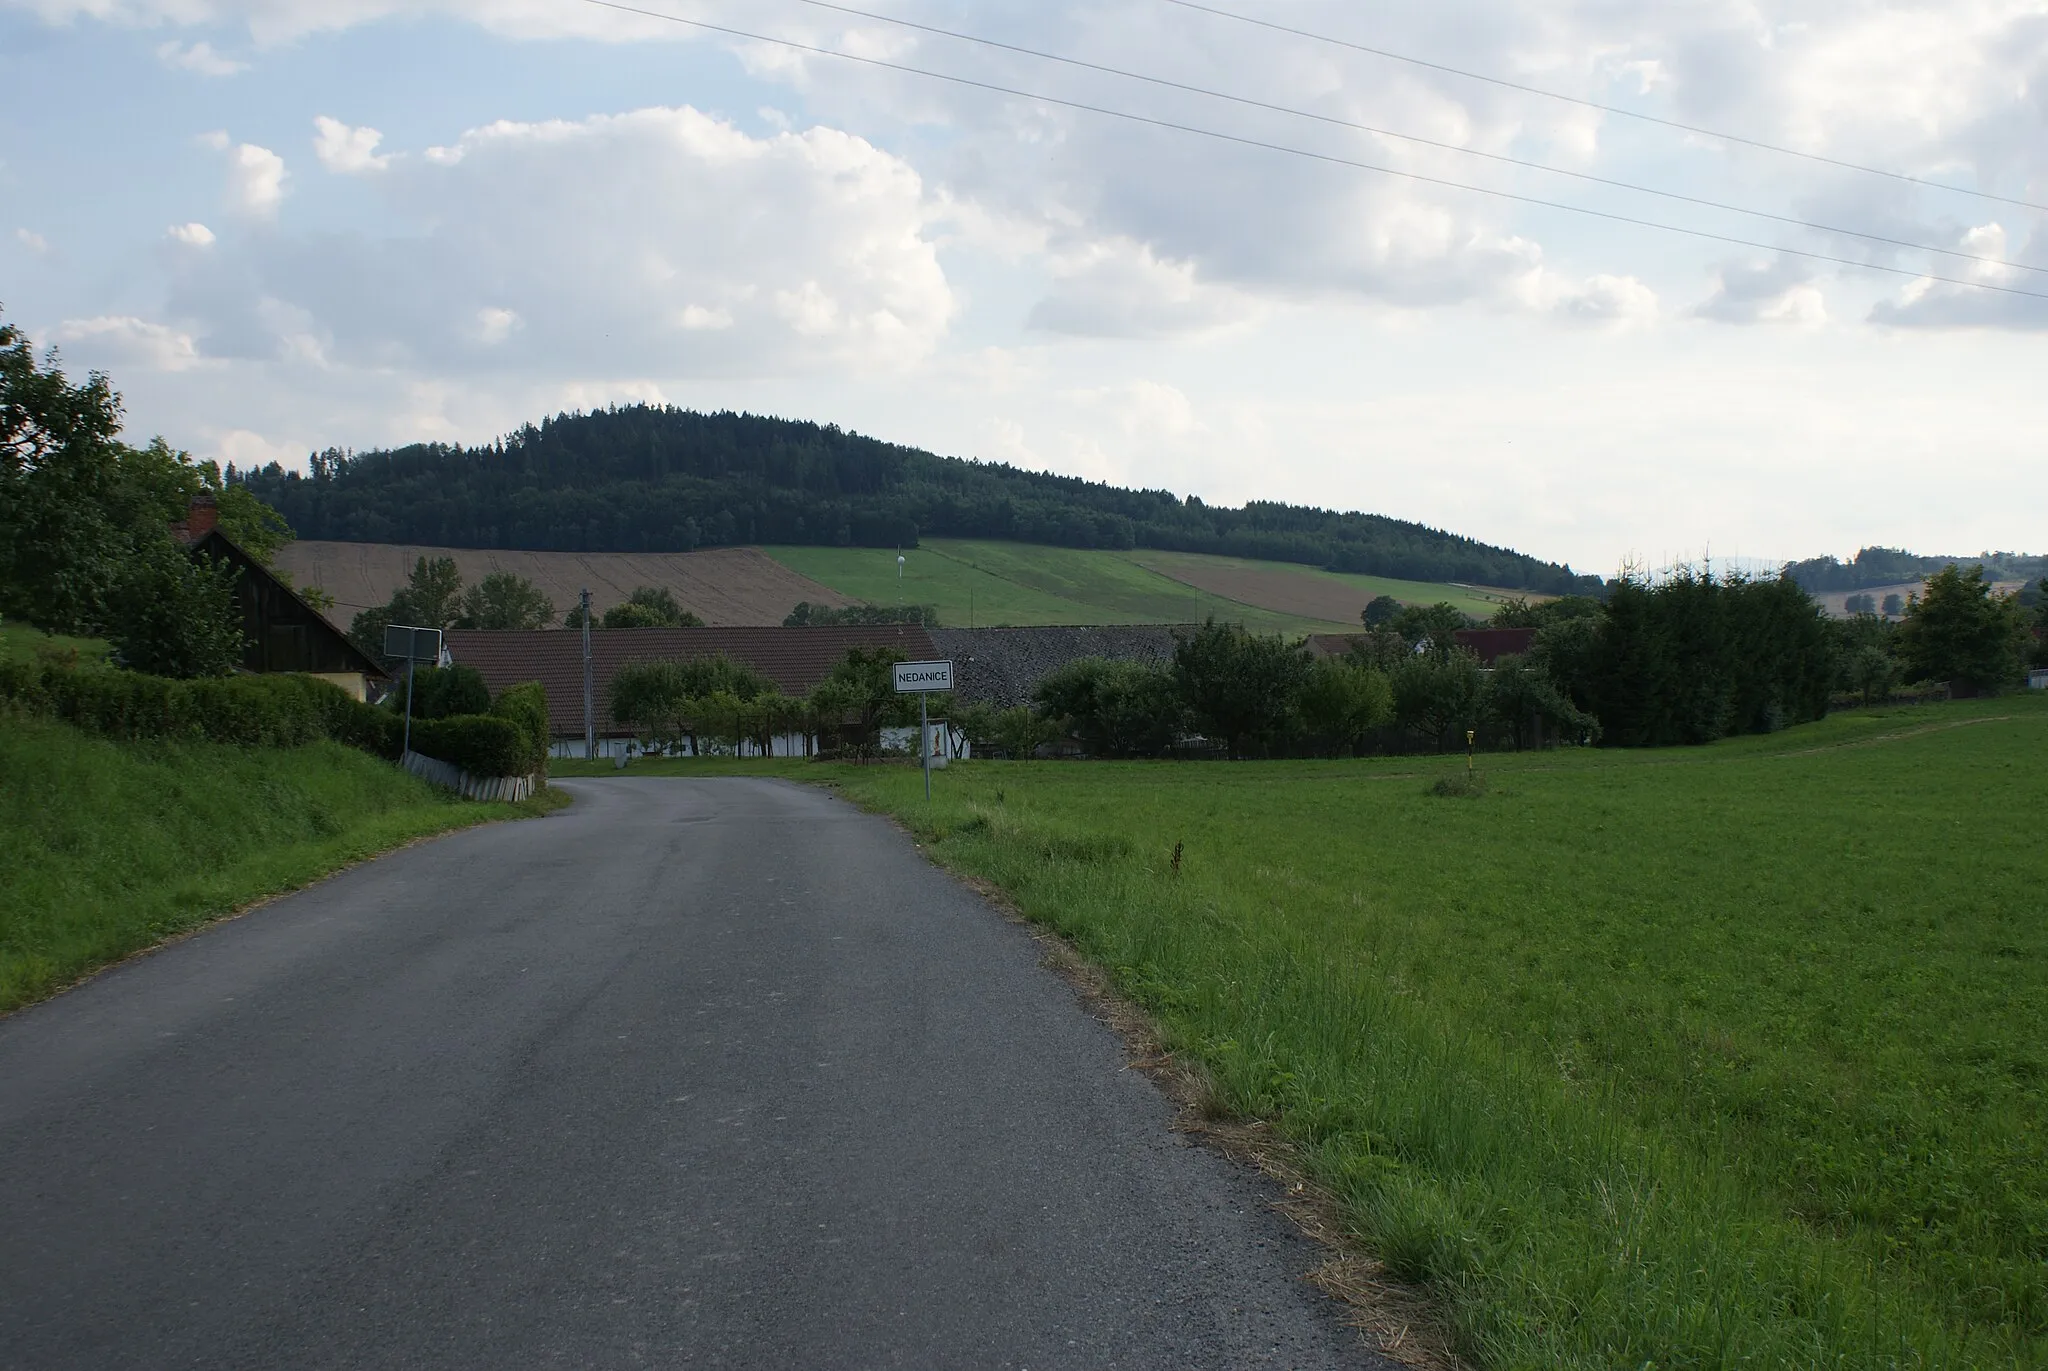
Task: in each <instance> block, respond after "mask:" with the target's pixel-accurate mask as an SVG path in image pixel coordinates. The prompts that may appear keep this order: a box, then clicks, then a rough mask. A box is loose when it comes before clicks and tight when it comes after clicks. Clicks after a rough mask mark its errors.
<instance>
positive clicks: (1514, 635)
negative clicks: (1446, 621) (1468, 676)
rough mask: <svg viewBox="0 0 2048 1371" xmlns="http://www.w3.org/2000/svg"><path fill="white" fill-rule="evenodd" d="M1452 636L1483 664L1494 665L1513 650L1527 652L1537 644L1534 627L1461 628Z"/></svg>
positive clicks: (1514, 651)
mask: <svg viewBox="0 0 2048 1371" xmlns="http://www.w3.org/2000/svg"><path fill="white" fill-rule="evenodd" d="M1451 636H1452V637H1453V638H1456V639H1457V640H1458V646H1459V647H1462V648H1466V649H1468V650H1470V651H1471V652H1472V653H1473V654H1474V655H1475V656H1477V657H1478V658H1479V664H1480V665H1481V666H1492V665H1493V664H1494V663H1495V662H1496V661H1498V660H1499V659H1500V658H1502V657H1505V656H1507V655H1508V654H1509V653H1511V652H1513V653H1522V652H1527V651H1528V650H1529V649H1530V648H1531V647H1534V646H1535V645H1536V630H1535V629H1533V628H1461V629H1459V630H1458V631H1457V632H1456V633H1453V634H1452V635H1451Z"/></svg>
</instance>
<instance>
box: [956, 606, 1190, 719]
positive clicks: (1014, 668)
mask: <svg viewBox="0 0 2048 1371" xmlns="http://www.w3.org/2000/svg"><path fill="white" fill-rule="evenodd" d="M1192 627H1193V626H1192V625H1187V624H1182V625H1174V624H1126V625H1113V626H1108V627H1100V628H935V629H932V630H930V632H931V639H932V646H933V647H934V648H936V649H937V650H938V655H939V656H941V657H950V658H952V660H953V679H954V680H955V681H957V682H958V683H959V684H958V686H957V687H956V689H955V690H954V697H955V698H956V699H958V700H960V701H961V702H963V703H966V704H989V705H994V706H996V707H997V708H999V709H1007V708H1009V707H1010V706H1012V705H1025V704H1030V703H1031V693H1032V691H1034V690H1036V689H1037V688H1038V683H1039V682H1040V681H1042V680H1044V679H1045V677H1046V676H1047V675H1048V674H1049V673H1051V672H1052V671H1053V670H1055V669H1056V668H1059V667H1062V666H1065V665H1066V664H1067V663H1068V662H1072V661H1076V660H1078V659H1080V658H1082V657H1107V658H1109V659H1110V660H1112V661H1137V662H1162V663H1163V662H1168V661H1171V660H1172V659H1173V645H1174V638H1175V635H1176V634H1177V633H1186V632H1188V631H1190V629H1191V628H1192Z"/></svg>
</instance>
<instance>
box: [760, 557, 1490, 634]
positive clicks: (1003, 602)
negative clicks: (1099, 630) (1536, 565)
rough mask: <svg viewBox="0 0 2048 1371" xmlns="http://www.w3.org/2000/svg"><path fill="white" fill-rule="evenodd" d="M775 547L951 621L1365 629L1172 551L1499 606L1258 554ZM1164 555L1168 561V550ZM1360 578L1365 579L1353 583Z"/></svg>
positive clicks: (844, 588) (832, 580)
mask: <svg viewBox="0 0 2048 1371" xmlns="http://www.w3.org/2000/svg"><path fill="white" fill-rule="evenodd" d="M762 551H763V552H765V553H767V554H768V555H769V556H770V557H773V558H774V559H775V560H776V561H778V562H780V563H782V564H783V565H784V566H786V567H788V568H790V570H792V571H795V572H797V573H799V574H800V575H804V576H808V577H810V578H811V579H812V580H814V581H817V582H819V583H820V584H822V585H827V586H830V587H831V588H832V589H834V590H836V591H838V592H840V593H841V594H842V595H850V596H853V597H855V598H857V599H861V600H865V601H868V602H869V603H871V604H878V605H892V604H895V603H896V602H897V600H898V597H899V595H900V597H901V599H902V601H903V602H904V603H906V604H920V605H936V606H938V610H939V622H940V623H941V624H943V625H945V626H946V627H948V628H964V627H968V626H970V623H971V624H975V625H980V626H983V627H989V626H995V625H1034V624H1147V623H1150V624H1166V623H1200V622H1201V621H1202V620H1204V619H1207V618H1211V617H1214V618H1216V619H1218V620H1220V621H1226V622H1230V621H1234V622H1238V623H1242V624H1244V625H1245V626H1246V627H1248V628H1251V629H1254V630H1255V631H1258V632H1261V633H1285V634H1301V633H1341V632H1346V631H1350V632H1356V631H1357V629H1358V621H1357V619H1356V618H1355V617H1354V618H1350V619H1343V620H1338V619H1317V618H1303V617H1301V616H1299V615H1292V614H1285V613H1277V612H1274V611H1272V610H1267V609H1261V608H1259V607H1257V606H1256V605H1252V604H1247V603H1245V602H1243V601H1240V600H1234V599H1229V598H1226V597H1224V596H1222V595H1216V594H1211V593H1210V592H1208V591H1204V590H1199V589H1197V588H1195V587H1194V586H1191V585H1187V584H1185V583H1183V582H1181V581H1177V580H1175V579H1173V578H1172V577H1171V576H1167V575H1163V574H1162V573H1160V572H1158V571H1154V570H1152V569H1150V568H1149V567H1146V566H1142V565H1140V560H1144V561H1152V560H1155V559H1170V561H1171V564H1172V565H1173V566H1175V567H1181V566H1195V565H1200V564H1205V563H1207V564H1213V567H1214V569H1220V570H1223V571H1226V572H1227V571H1230V570H1236V569H1241V568H1258V569H1263V570H1265V571H1267V572H1277V573H1282V574H1285V575H1289V576H1301V577H1312V578H1318V579H1322V580H1337V581H1341V582H1343V583H1345V584H1346V585H1347V586H1348V587H1351V588H1353V589H1355V590H1356V591H1357V599H1358V606H1359V608H1360V609H1363V608H1364V607H1365V604H1366V602H1367V601H1368V600H1370V599H1372V598H1373V596H1374V595H1378V594H1392V595H1394V596H1395V597H1396V598H1397V599H1402V600H1412V601H1416V602H1420V603H1425V604H1426V603H1432V602H1434V601H1436V600H1444V599H1448V600H1451V601H1453V602H1454V603H1457V604H1458V605H1459V607H1460V608H1465V609H1468V611H1469V612H1471V613H1473V614H1477V615H1481V616H1484V615H1486V614H1489V613H1491V612H1492V608H1491V605H1490V604H1489V602H1487V601H1486V600H1485V599H1484V598H1483V597H1480V596H1478V595H1476V594H1475V593H1474V592H1472V591H1470V590H1467V589H1463V588H1460V587H1457V586H1451V585H1439V584H1436V583H1433V582H1422V581H1396V580H1389V579H1385V578H1380V577H1365V576H1337V575H1336V574H1335V573H1331V572H1323V571H1318V570H1316V569H1314V568H1312V567H1301V566H1293V565H1289V564H1285V563H1279V562H1246V561H1242V560H1239V559H1235V558H1227V557H1202V556H1199V555H1197V554H1192V553H1151V552H1112V551H1104V550H1100V549H1086V548H1062V547H1041V546H1038V545H1036V544H1031V543H1004V542H994V541H984V540H973V539H957V538H927V539H925V540H923V542H922V543H921V544H920V545H919V546H918V547H915V548H911V549H909V550H908V551H906V552H904V553H903V557H904V568H903V581H902V585H901V587H900V590H899V587H898V584H897V577H896V553H895V552H893V551H891V550H889V549H887V548H839V547H766V548H763V549H762ZM1161 564H1162V565H1165V564H1166V562H1164V561H1162V563H1161ZM1353 583H1355V585H1354V584H1353Z"/></svg>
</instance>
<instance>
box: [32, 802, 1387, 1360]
mask: <svg viewBox="0 0 2048 1371" xmlns="http://www.w3.org/2000/svg"><path fill="white" fill-rule="evenodd" d="M565 785H566V787H567V788H568V789H570V790H572V791H573V792H574V794H575V796H576V804H575V805H574V807H573V808H571V809H569V810H567V811H565V812H563V813H561V814H558V815H555V816H552V817H550V818H547V819H542V820H537V821H528V822H523V823H513V824H497V825H492V826H490V827H487V828H483V829H478V830H473V831H471V832H468V833H463V834H458V835H455V836H452V837H449V838H445V839H442V840H440V841H437V842H433V843H428V844H423V845H421V846H418V847H414V848H410V849H407V850H405V851H402V852H399V853H395V854H393V855H392V856H389V857H387V858H384V859H382V860H380V861H376V862H372V863H369V864H367V865H365V866H361V867H358V868H356V869H354V870H352V871H349V872H345V873H343V874H342V875H340V876H338V877H336V878H335V879H333V880H331V881H328V882H326V883H324V884H322V885H319V886H317V887H315V888H313V889H310V890H307V891H304V892H301V893H300V894H298V895H295V896H292V897H291V898H289V899H286V900H283V901H280V902H278V903H275V904H273V905H270V906H268V907H266V908H263V909H260V910H257V911H255V912H254V913H251V914H249V915H247V916H245V917H243V918H240V919H236V920H233V921H230V922H227V923H224V924H220V925H218V926H216V927H214V928H212V929H210V930H208V931H207V932H205V933H203V934H200V935H199V936H196V937H192V938H189V939H186V940H184V941H182V942H179V943H176V944H174V945H172V946H170V947H168V948H165V949H163V950H162V951H160V952H158V953H156V954H154V955H152V956H148V957H143V958H140V959H138V960H136V961H133V962H131V963H128V964H127V965H125V966H122V967H119V968H117V969H115V970H113V971H111V972H109V973H107V974H105V975H103V976H101V977H99V978H98V979H96V980H93V981H91V982H89V983H88V984H86V985H84V986H82V987H80V988H78V989H76V990H74V991H72V992H70V993H68V994H66V995H63V996H60V997H58V998H57V999H55V1000H53V1001H50V1002H48V1003H46V1004H43V1005H39V1006H36V1007H34V1008H31V1009H28V1010H25V1011H23V1012H21V1013H19V1014H16V1015H14V1016H12V1017H11V1018H8V1019H5V1020H0V1365H4V1366H6V1367H10V1368H11V1367H27V1368H92V1371H113V1369H114V1368H122V1367H149V1368H169V1367H261V1368H286V1367H289V1368H302V1367H308V1368H309V1367H341V1366H375V1367H383V1366H390V1367H444V1366H445V1367H479V1368H483V1367H489V1368H520V1367H541V1366H576V1367H583V1366H593V1367H630V1366H655V1367H665V1366H734V1367H805V1368H810V1367H883V1366H912V1367H1028V1368H1052V1367H1063V1366H1071V1367H1160V1368H1168V1367H1171V1368H1199V1367H1245V1366H1288V1367H1337V1366H1361V1365H1375V1364H1378V1363H1376V1362H1374V1360H1373V1359H1372V1358H1371V1357H1369V1356H1368V1354H1367V1353H1366V1352H1365V1351H1364V1350H1363V1347H1362V1344H1361V1342H1360V1340H1359V1338H1358V1335H1357V1334H1355V1333H1354V1332H1352V1331H1350V1330H1348V1329H1346V1328H1345V1327H1343V1326H1342V1325H1341V1323H1340V1322H1339V1319H1338V1317H1337V1311H1336V1310H1335V1308H1334V1306H1332V1305H1331V1304H1330V1303H1329V1302H1328V1301H1327V1300H1325V1299H1324V1297H1322V1296H1321V1295H1319V1294H1318V1293H1316V1292H1315V1291H1314V1290H1313V1289H1312V1288H1311V1287H1309V1286H1307V1285H1306V1284H1305V1283H1303V1281H1302V1279H1301V1277H1302V1275H1303V1273H1304V1272H1305V1271H1307V1270H1308V1269H1309V1268H1310V1267H1311V1266H1312V1265H1313V1264H1314V1263H1315V1262H1316V1260H1317V1259H1318V1254H1317V1253H1316V1252H1315V1251H1314V1250H1313V1248H1312V1247H1311V1246H1310V1245H1309V1244H1308V1243H1306V1242H1305V1241H1304V1240H1303V1239H1301V1238H1299V1237H1298V1236H1297V1235H1295V1234H1294V1233H1293V1231H1292V1230H1291V1229H1290V1228H1289V1226H1288V1225H1287V1224H1286V1223H1285V1221H1284V1220H1282V1219H1281V1218H1279V1217H1278V1216H1277V1215H1276V1214H1274V1213H1273V1212H1271V1210H1270V1208H1269V1206H1268V1204H1267V1198H1268V1196H1267V1193H1266V1191H1265V1188H1264V1186H1263V1184H1262V1183H1261V1182H1259V1181H1258V1180H1257V1179H1256V1178H1253V1177H1250V1176H1247V1175H1246V1174H1245V1173H1243V1172H1242V1171H1241V1170H1239V1169H1238V1168H1236V1167H1234V1166H1232V1165H1231V1164H1229V1163H1227V1162H1225V1161H1223V1160H1221V1159H1219V1158H1217V1157H1216V1156H1214V1155H1213V1154H1211V1153H1209V1152H1207V1151H1205V1150H1204V1149H1202V1148H1200V1147H1198V1146H1195V1145H1193V1144H1190V1143H1188V1142H1186V1141H1185V1140H1183V1139H1182V1138H1180V1137H1179V1136H1177V1135H1175V1134H1174V1133H1173V1132H1172V1131H1171V1130H1170V1129H1169V1127H1168V1120H1169V1110H1168V1107H1167V1105H1166V1103H1165V1102H1164V1101H1163V1100H1162V1099H1161V1098H1160V1096H1159V1095H1158V1093H1157V1091H1156V1090H1155V1088H1154V1087H1153V1086H1152V1085H1151V1084H1150V1083H1149V1082H1148V1081H1147V1080H1146V1079H1145V1078H1144V1077H1143V1076H1141V1075H1140V1074H1139V1073H1137V1072H1135V1071H1131V1070H1126V1069H1124V1065H1125V1064H1124V1059H1123V1056H1122V1053H1121V1051H1120V1048H1119V1045H1118V1043H1117V1042H1116V1041H1115V1040H1114V1038H1113V1037H1112V1035H1111V1034H1110V1033H1109V1031H1108V1030H1107V1029H1105V1028H1104V1027H1102V1026H1101V1025H1100V1024H1098V1023H1096V1022H1095V1021H1094V1020H1093V1019H1091V1018H1090V1017H1088V1016H1087V1015H1086V1014H1085V1013H1084V1012H1083V1011H1082V1010H1081V1009H1080V1008H1079V1007H1078V1006H1077V1005H1076V1003H1075V1001H1074V998H1073V996H1072V994H1071V993H1070V992H1069V991H1068V989H1067V988H1066V987H1065V986H1064V985H1063V984H1061V983H1060V981H1059V980H1058V979H1057V978H1056V977H1055V976H1054V975H1053V974H1052V973H1051V972H1049V971H1047V970H1045V969H1044V968H1043V967H1042V966H1041V965H1040V964H1039V956H1038V952H1037V950H1036V947H1035V945H1034V943H1033V942H1032V940H1031V939H1030V937H1029V936H1028V935H1027V934H1026V933H1025V932H1024V931H1023V930H1021V929H1019V928H1017V927H1015V926H1014V925H1011V924H1009V923H1007V922H1006V921H1004V920H1003V919H1002V918H1001V917H1000V916H999V915H998V914H997V913H996V912H995V911H993V910H992V909H990V908H989V907H988V906H987V905H986V904H985V903H984V902H982V901H981V900H979V899H978V898H976V897H975V896H974V895H973V894H972V893H970V892H969V891H967V890H966V889H964V888H963V887H961V886H960V885H958V884H957V883H955V882H954V881H952V880H950V879H949V878H947V877H946V876H944V875H943V874H941V873H940V872H938V871H937V870H935V869H934V868H932V867H931V866H929V865H927V864H926V863H925V862H924V861H923V860H922V859H921V858H920V857H919V856H918V855H917V853H916V851H915V850H914V848H913V847H912V846H911V844H910V842H909V841H908V839H906V838H904V837H903V836H902V835H901V834H900V833H898V832H897V831H896V830H894V829H893V828H892V827H891V826H889V825H888V824H886V823H884V822H883V821H881V820H879V819H875V818H871V817H868V816H864V815H862V814H860V813H858V812H856V811H855V810H853V809H852V808H851V807H849V806H847V805H845V804H842V803H840V802H838V801H836V800H833V799H831V798H829V797H828V796H826V795H824V794H822V793H819V792H816V791H812V790H808V789H805V788H801V787H797V786H792V785H784V784H780V783H775V782H767V781H750V780H715V781H710V780H708V781H675V780H653V779H638V778H618V779H612V778H606V779H604V780H597V781H576V782H567V783H565Z"/></svg>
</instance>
